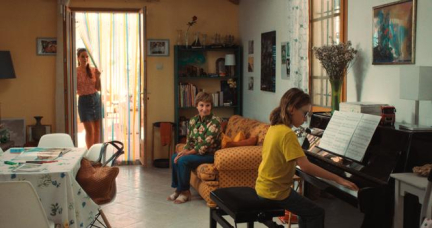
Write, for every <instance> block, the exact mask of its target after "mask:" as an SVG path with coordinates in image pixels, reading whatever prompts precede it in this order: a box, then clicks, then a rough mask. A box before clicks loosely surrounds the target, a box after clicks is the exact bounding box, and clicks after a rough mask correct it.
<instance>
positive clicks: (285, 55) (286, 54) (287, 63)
mask: <svg viewBox="0 0 432 228" xmlns="http://www.w3.org/2000/svg"><path fill="white" fill-rule="evenodd" d="M281 59H282V61H281V71H282V72H281V77H282V79H285V80H288V79H290V69H291V60H290V45H289V42H282V44H281Z"/></svg>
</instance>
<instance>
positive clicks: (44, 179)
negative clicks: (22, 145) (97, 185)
mask: <svg viewBox="0 0 432 228" xmlns="http://www.w3.org/2000/svg"><path fill="white" fill-rule="evenodd" d="M85 151H86V150H85V149H83V148H72V149H71V151H70V152H68V153H66V154H64V155H63V156H62V157H60V158H58V159H57V160H58V162H54V163H47V164H43V166H44V169H43V170H41V171H40V172H19V171H18V172H13V171H12V170H13V169H14V168H15V167H16V166H14V165H6V164H4V161H10V160H11V159H13V158H14V157H15V156H17V155H18V154H19V153H18V154H11V153H9V152H8V151H7V152H5V153H4V154H3V155H2V156H1V157H0V181H23V180H26V181H30V183H31V184H32V185H33V187H34V188H35V189H36V192H37V194H38V195H39V197H40V199H41V201H42V205H43V207H44V209H45V213H46V214H47V216H48V219H49V220H51V221H53V222H55V223H56V224H61V225H62V226H63V227H71V228H72V227H87V226H88V225H89V224H90V223H91V222H92V221H93V220H94V218H95V215H96V214H97V213H98V211H99V206H98V205H97V204H95V203H94V202H93V201H92V200H91V199H90V197H89V196H88V195H87V194H86V193H85V192H84V190H83V189H82V188H81V186H80V185H79V184H78V182H77V181H76V180H75V176H76V174H77V172H78V170H79V168H80V161H81V159H82V157H83V156H84V153H85Z"/></svg>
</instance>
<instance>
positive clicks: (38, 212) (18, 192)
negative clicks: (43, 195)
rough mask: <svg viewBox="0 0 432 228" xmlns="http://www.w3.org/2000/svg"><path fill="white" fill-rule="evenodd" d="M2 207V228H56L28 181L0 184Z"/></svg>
mask: <svg viewBox="0 0 432 228" xmlns="http://www.w3.org/2000/svg"><path fill="white" fill-rule="evenodd" d="M0 205H1V207H0V224H1V227H16V228H25V227H41V228H48V227H53V228H54V227H55V224H54V222H52V221H49V220H48V219H47V216H46V214H45V210H44V209H43V207H42V203H41V202H40V200H39V196H38V195H37V193H36V191H35V189H34V188H33V186H32V185H31V183H30V182H28V181H4V182H0Z"/></svg>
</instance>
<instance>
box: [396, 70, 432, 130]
mask: <svg viewBox="0 0 432 228" xmlns="http://www.w3.org/2000/svg"><path fill="white" fill-rule="evenodd" d="M399 77H400V83H399V84H400V89H399V92H400V98H401V99H407V100H415V109H414V122H413V124H412V125H409V124H408V125H401V127H402V126H404V127H405V128H406V129H411V130H418V129H420V128H422V129H424V126H420V125H419V113H420V112H419V111H420V110H419V109H420V102H419V101H420V100H427V101H430V100H432V90H431V88H432V67H430V66H401V67H400V75H399Z"/></svg>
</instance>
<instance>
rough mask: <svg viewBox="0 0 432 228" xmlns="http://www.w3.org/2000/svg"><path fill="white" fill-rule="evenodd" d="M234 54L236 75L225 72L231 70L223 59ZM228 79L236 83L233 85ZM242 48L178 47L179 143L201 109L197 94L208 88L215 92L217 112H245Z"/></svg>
mask: <svg viewBox="0 0 432 228" xmlns="http://www.w3.org/2000/svg"><path fill="white" fill-rule="evenodd" d="M227 54H234V56H235V63H236V65H235V66H233V67H234V74H233V75H224V72H227V71H228V70H227V69H226V68H225V66H224V64H223V62H222V59H224V58H225V55H227ZM228 80H230V81H235V82H236V88H231V87H230V86H229V84H228ZM242 80H243V74H242V48H241V47H221V48H212V47H210V46H205V47H204V48H197V49H193V48H190V47H189V48H186V47H185V46H179V45H176V46H174V118H175V120H174V122H175V126H176V130H175V143H176V144H177V143H179V142H180V141H181V139H184V138H185V134H186V130H187V121H188V120H189V119H190V118H191V117H192V116H194V115H196V114H197V113H198V112H197V110H196V108H195V106H194V97H195V95H196V94H197V93H198V92H200V91H204V92H207V93H210V94H213V100H215V101H216V100H217V102H216V103H215V104H213V109H212V111H213V113H214V114H215V115H216V116H219V117H222V118H229V117H230V116H232V115H241V114H242V105H243V104H242V84H243V83H242Z"/></svg>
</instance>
